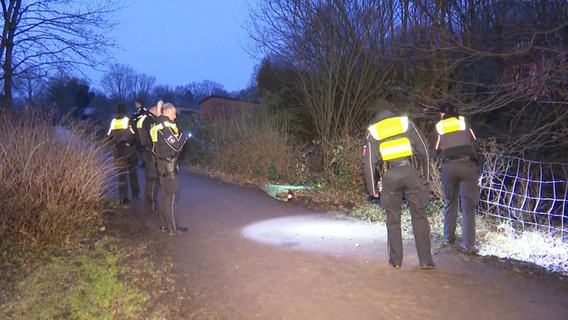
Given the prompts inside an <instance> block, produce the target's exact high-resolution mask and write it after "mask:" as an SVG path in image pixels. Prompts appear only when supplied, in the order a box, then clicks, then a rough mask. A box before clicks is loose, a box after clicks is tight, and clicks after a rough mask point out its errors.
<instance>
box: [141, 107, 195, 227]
mask: <svg viewBox="0 0 568 320" xmlns="http://www.w3.org/2000/svg"><path fill="white" fill-rule="evenodd" d="M157 109H158V110H157V112H158V114H159V116H158V117H157V119H156V121H157V123H156V125H154V126H153V127H152V129H151V130H150V136H151V137H152V142H153V151H154V154H155V155H156V168H157V170H158V176H159V179H160V201H159V210H158V212H159V214H160V218H161V222H162V226H161V229H162V230H163V231H168V232H169V233H170V234H172V235H173V234H176V233H179V232H186V231H187V228H186V227H181V226H178V224H177V215H176V210H175V202H176V196H177V193H178V189H179V181H178V175H177V173H178V157H179V154H180V152H181V151H182V148H183V146H184V145H185V143H186V141H187V139H188V138H189V135H184V134H183V133H182V132H181V131H180V130H179V129H178V127H177V125H176V123H175V120H176V107H175V105H173V104H171V103H163V104H162V102H161V101H160V102H158V107H157Z"/></svg>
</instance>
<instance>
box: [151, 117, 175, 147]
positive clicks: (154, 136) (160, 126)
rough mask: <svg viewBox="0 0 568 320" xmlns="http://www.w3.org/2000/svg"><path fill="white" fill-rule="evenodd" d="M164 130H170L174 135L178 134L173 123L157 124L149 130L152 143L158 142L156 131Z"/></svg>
mask: <svg viewBox="0 0 568 320" xmlns="http://www.w3.org/2000/svg"><path fill="white" fill-rule="evenodd" d="M164 128H170V129H172V131H173V132H174V134H178V127H177V125H176V124H175V123H171V122H169V121H165V122H163V123H159V124H157V125H154V126H153V127H152V128H151V129H150V138H152V142H153V143H156V142H158V131H159V130H162V129H164Z"/></svg>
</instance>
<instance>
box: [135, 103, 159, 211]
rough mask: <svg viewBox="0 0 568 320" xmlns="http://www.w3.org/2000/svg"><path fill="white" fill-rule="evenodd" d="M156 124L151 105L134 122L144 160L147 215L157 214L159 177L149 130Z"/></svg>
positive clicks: (154, 111)
mask: <svg viewBox="0 0 568 320" xmlns="http://www.w3.org/2000/svg"><path fill="white" fill-rule="evenodd" d="M155 124H156V105H155V104H154V105H152V106H151V107H150V109H148V112H147V113H145V114H142V115H141V116H140V117H138V121H137V122H136V132H137V137H138V145H139V146H140V148H141V149H142V159H143V160H144V164H145V165H144V176H145V184H144V201H145V204H146V212H147V213H156V214H157V213H158V190H159V177H158V170H157V168H156V161H155V159H154V158H155V157H154V152H153V151H152V147H153V144H152V137H151V136H150V130H151V128H152V127H153V126H154V125H155Z"/></svg>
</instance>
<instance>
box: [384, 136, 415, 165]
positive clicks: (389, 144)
mask: <svg viewBox="0 0 568 320" xmlns="http://www.w3.org/2000/svg"><path fill="white" fill-rule="evenodd" d="M379 152H380V153H381V157H382V158H383V161H389V160H395V159H399V158H405V157H410V156H412V145H411V144H410V140H408V138H406V137H403V138H398V139H395V140H391V141H385V142H383V143H381V144H380V145H379Z"/></svg>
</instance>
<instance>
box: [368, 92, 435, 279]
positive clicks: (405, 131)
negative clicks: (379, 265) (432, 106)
mask: <svg viewBox="0 0 568 320" xmlns="http://www.w3.org/2000/svg"><path fill="white" fill-rule="evenodd" d="M376 106H377V109H378V110H379V112H378V114H377V116H376V117H375V120H374V122H373V124H372V125H371V126H369V127H368V128H367V130H368V134H367V141H366V147H365V148H364V156H363V172H364V175H365V182H366V186H367V190H368V192H369V195H370V196H371V198H378V197H379V192H378V190H377V174H376V173H377V172H383V171H384V174H383V175H382V177H381V178H380V179H381V180H382V191H381V193H380V204H381V206H382V207H383V209H384V210H385V211H386V215H387V222H386V224H387V232H388V250H389V263H390V264H391V265H392V266H393V267H394V268H396V269H399V268H400V266H401V265H402V257H403V252H402V232H401V226H400V224H401V222H400V221H401V210H402V201H403V197H405V198H406V200H407V201H408V205H409V207H410V214H411V218H412V229H413V232H414V238H415V243H416V251H417V252H418V260H419V263H420V268H421V269H426V270H428V269H434V268H435V267H436V266H435V264H434V261H433V259H432V253H431V248H430V224H429V222H428V217H427V215H426V206H427V205H428V199H429V194H428V190H427V189H426V185H425V183H424V180H423V178H421V177H420V174H419V172H418V170H417V165H415V163H418V162H421V163H422V168H426V170H428V169H427V168H429V165H428V162H429V157H428V147H427V144H426V142H425V141H426V140H425V139H424V138H423V137H422V135H421V134H420V132H419V131H418V129H417V128H416V127H415V125H414V124H413V123H412V122H411V121H409V119H408V117H404V116H399V115H398V114H396V113H395V112H394V111H393V110H394V106H393V105H392V104H391V103H390V102H388V101H386V100H384V99H380V100H379V101H378V102H377V105H376ZM382 168H385V169H384V170H382ZM428 176H429V174H428V172H426V173H425V177H428Z"/></svg>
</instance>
